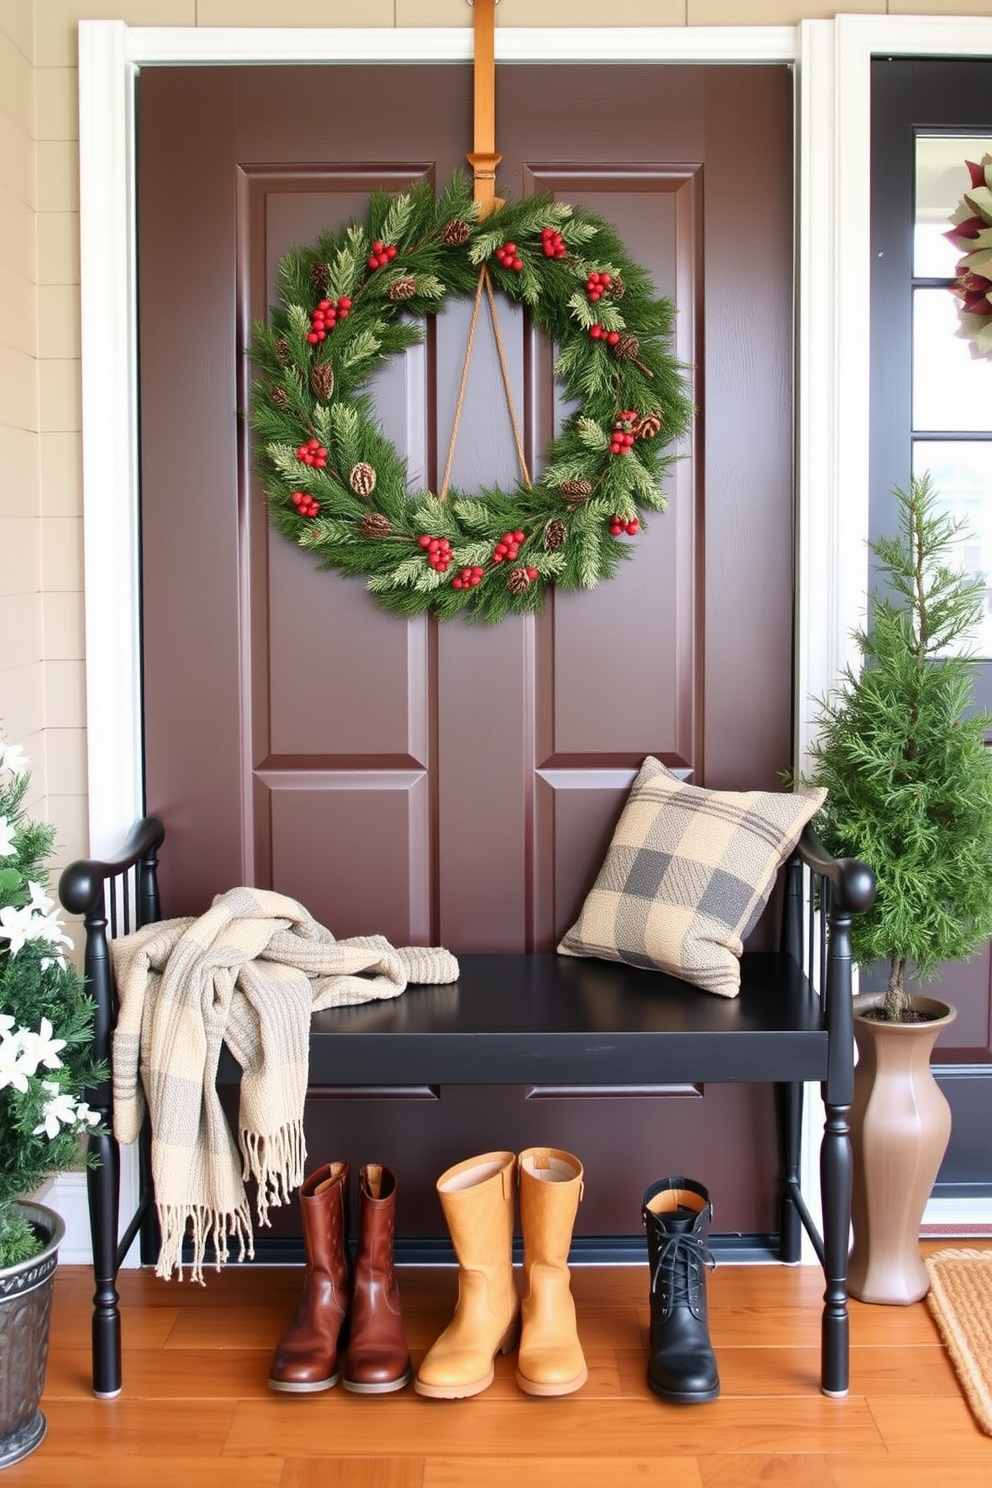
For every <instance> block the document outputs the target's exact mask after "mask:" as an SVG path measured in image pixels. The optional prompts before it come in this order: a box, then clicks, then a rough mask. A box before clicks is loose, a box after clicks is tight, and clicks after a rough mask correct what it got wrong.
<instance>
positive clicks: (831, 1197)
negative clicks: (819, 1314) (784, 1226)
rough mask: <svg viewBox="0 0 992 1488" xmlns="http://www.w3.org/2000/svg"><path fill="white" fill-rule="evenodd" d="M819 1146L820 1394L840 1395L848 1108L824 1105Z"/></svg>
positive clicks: (845, 1338) (845, 1321) (849, 1165)
mask: <svg viewBox="0 0 992 1488" xmlns="http://www.w3.org/2000/svg"><path fill="white" fill-rule="evenodd" d="M826 1109H827V1119H826V1124H825V1126H824V1130H823V1141H822V1143H821V1145H820V1187H821V1195H822V1203H823V1275H824V1280H825V1281H826V1291H825V1292H824V1294H823V1302H824V1307H823V1328H822V1344H821V1376H820V1383H821V1388H822V1390H823V1393H824V1394H825V1395H846V1394H847V1392H848V1387H849V1384H850V1344H851V1339H850V1320H849V1318H848V1311H847V1257H848V1252H849V1249H850V1243H851V1235H850V1231H851V1188H852V1171H853V1158H852V1153H851V1129H850V1126H849V1125H848V1112H849V1110H850V1107H849V1106H846V1105H845V1106H839V1105H828V1106H827V1108H826Z"/></svg>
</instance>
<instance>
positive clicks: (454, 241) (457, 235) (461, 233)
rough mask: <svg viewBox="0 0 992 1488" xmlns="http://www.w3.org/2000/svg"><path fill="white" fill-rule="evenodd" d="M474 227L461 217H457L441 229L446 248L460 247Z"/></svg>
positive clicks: (442, 240)
mask: <svg viewBox="0 0 992 1488" xmlns="http://www.w3.org/2000/svg"><path fill="white" fill-rule="evenodd" d="M471 231H472V229H471V228H470V227H469V225H468V223H467V222H465V221H463V219H462V218H461V217H455V218H454V219H453V220H452V221H451V222H449V223H448V224H447V226H446V227H443V228H442V229H441V242H442V243H443V244H444V246H445V247H446V248H460V247H461V245H462V244H463V243H464V242H465V241H466V239H467V238H468V236H469V233H470V232H471Z"/></svg>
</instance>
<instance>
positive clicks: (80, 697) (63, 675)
mask: <svg viewBox="0 0 992 1488" xmlns="http://www.w3.org/2000/svg"><path fill="white" fill-rule="evenodd" d="M85 724H86V677H85V674H84V671H83V663H82V662H81V661H71V660H70V661H57V660H56V661H46V662H45V725H46V727H47V728H83V727H84V726H85Z"/></svg>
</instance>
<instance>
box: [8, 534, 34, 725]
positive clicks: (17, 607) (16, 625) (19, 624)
mask: <svg viewBox="0 0 992 1488" xmlns="http://www.w3.org/2000/svg"><path fill="white" fill-rule="evenodd" d="M6 525H7V524H6V523H0V542H3V539H4V533H5V528H6ZM0 625H2V626H3V637H4V643H3V655H4V662H5V663H7V664H8V665H9V666H10V667H12V668H18V667H27V666H32V665H34V663H35V662H37V661H39V660H40V657H41V650H42V645H43V642H44V632H43V629H42V622H41V595H40V594H39V593H37V592H36V593H34V594H2V595H0ZM0 702H2V698H0ZM0 716H2V712H0Z"/></svg>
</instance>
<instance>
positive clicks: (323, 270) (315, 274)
mask: <svg viewBox="0 0 992 1488" xmlns="http://www.w3.org/2000/svg"><path fill="white" fill-rule="evenodd" d="M330 277H331V271H330V269H329V268H328V267H327V265H326V263H315V264H314V266H313V268H312V269H311V270H310V283H311V284H312V285H313V287H314V289H315V290H316V291H317V293H318V294H323V293H324V290H325V289H326V288H327V284H328V281H329V279H330Z"/></svg>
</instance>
